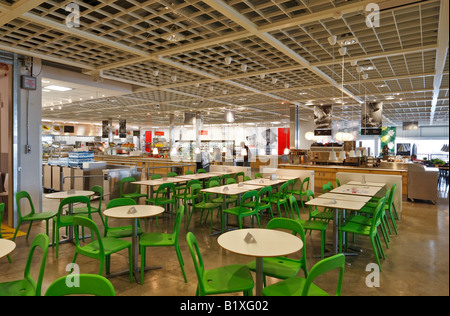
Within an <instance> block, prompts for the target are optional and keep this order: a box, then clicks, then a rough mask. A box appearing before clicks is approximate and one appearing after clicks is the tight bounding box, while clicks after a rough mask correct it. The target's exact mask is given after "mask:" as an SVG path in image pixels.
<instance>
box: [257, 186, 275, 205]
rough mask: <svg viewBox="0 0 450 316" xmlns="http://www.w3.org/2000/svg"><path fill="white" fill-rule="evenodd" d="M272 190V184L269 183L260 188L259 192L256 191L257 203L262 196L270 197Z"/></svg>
mask: <svg viewBox="0 0 450 316" xmlns="http://www.w3.org/2000/svg"><path fill="white" fill-rule="evenodd" d="M272 190H273V189H272V186H270V185H268V186H265V187H263V188H261V189H260V190H259V192H258V200H259V203H261V199H263V198H266V197H267V198H270V197H272Z"/></svg>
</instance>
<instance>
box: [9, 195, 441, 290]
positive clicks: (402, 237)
mask: <svg viewBox="0 0 450 316" xmlns="http://www.w3.org/2000/svg"><path fill="white" fill-rule="evenodd" d="M44 200H45V201H44V208H45V209H57V204H55V201H51V200H47V199H44ZM448 202H449V201H448V191H447V192H440V198H439V200H438V202H437V204H436V205H433V204H431V203H429V202H424V201H422V202H420V201H416V202H415V203H412V202H409V201H406V200H405V199H404V201H403V217H402V219H401V221H399V222H398V229H399V235H391V242H390V244H389V246H390V249H386V247H385V244H384V241H383V240H382V242H383V247H384V249H385V251H386V255H387V258H386V260H382V267H383V271H382V272H381V273H380V279H379V281H380V284H379V287H368V286H367V285H366V279H371V278H370V276H369V274H370V273H371V272H372V271H368V272H367V271H366V266H367V264H369V263H374V262H375V257H374V255H373V251H372V248H371V246H370V242H369V241H368V239H367V238H363V237H359V238H357V239H356V245H355V246H356V247H358V248H361V249H362V250H363V252H361V253H360V254H359V255H358V256H349V257H347V259H346V263H347V264H346V270H345V275H344V281H343V287H342V295H344V296H362V295H365V296H366V295H367V296H368V295H377V296H401V295H405V296H441V295H445V296H448V295H449V204H448ZM197 215H198V214H197ZM305 218H306V217H305ZM94 219H95V221H96V222H97V223H99V225H100V226H101V223H100V221H99V217H98V215H94ZM267 221H268V218H266V217H264V218H263V219H262V225H263V226H265V224H266V223H267ZM234 222H235V220H234V219H231V217H230V223H231V224H233V223H234ZM113 223H114V222H112V224H113ZM184 223H186V221H184ZM255 223H256V221H255ZM245 224H246V225H251V221H250V219H247V220H246V222H245ZM172 225H173V219H171V218H169V217H164V218H160V220H159V227H156V226H155V223H154V222H153V221H149V222H148V223H147V224H146V225H145V229H146V230H150V231H170V230H171V229H172ZM216 225H219V221H218V220H216ZM27 228H28V224H24V225H23V226H22V227H21V230H22V231H25V232H26V230H27ZM100 230H101V231H102V230H103V227H102V226H101V227H100ZM329 230H330V231H329V234H328V237H327V238H328V241H331V226H330V229H329ZM190 231H192V232H193V233H194V234H195V235H196V237H197V240H198V243H199V245H200V249H201V253H202V256H203V260H204V262H205V268H206V269H211V268H215V267H219V266H224V265H228V264H234V263H247V262H249V261H251V260H252V258H249V257H245V256H241V255H237V254H233V253H230V252H228V251H226V250H223V249H221V248H220V247H219V245H218V244H217V237H211V236H210V235H209V223H207V224H205V223H201V224H200V223H199V217H196V216H194V218H193V220H192V223H191V227H190ZM39 232H45V224H44V222H43V223H41V224H34V225H33V228H32V231H31V236H30V238H29V240H28V241H27V240H26V239H25V236H22V237H18V238H17V239H16V242H17V248H16V249H15V251H14V252H13V253H12V254H11V257H12V260H13V262H12V263H11V264H10V263H8V261H7V259H6V258H2V259H0V282H5V281H9V280H14V279H19V278H22V277H23V269H24V267H25V263H26V259H27V256H28V251H29V246H30V245H31V241H32V239H33V237H34V236H35V235H36V234H38V233H39ZM186 233H187V231H186V229H185V225H183V227H182V230H181V233H180V245H181V251H182V255H183V258H184V262H185V270H186V275H187V278H188V283H185V282H184V280H183V276H182V274H181V270H180V267H179V265H178V260H177V257H176V253H175V251H174V249H173V248H152V249H148V250H147V264H148V265H162V269H158V270H151V271H147V272H146V274H145V283H144V285H140V284H137V283H130V282H129V279H128V277H127V275H124V276H117V277H112V278H110V280H111V282H112V284H113V285H114V287H115V290H116V294H117V295H122V296H144V295H145V296H190V295H195V290H196V285H197V279H196V274H195V270H194V266H193V262H192V258H191V256H190V253H189V249H188V247H187V242H186V239H185V236H186ZM306 247H307V262H308V269H311V267H312V266H313V265H314V264H315V263H316V262H318V261H319V260H320V258H317V256H318V255H320V236H319V235H318V234H316V233H314V232H313V233H312V234H311V235H307V241H306ZM73 251H74V246H73V245H72V244H63V245H61V246H60V254H59V258H56V257H55V249H54V248H50V251H49V255H48V259H47V266H46V271H45V275H44V282H43V288H42V292H43V293H44V292H45V290H46V289H47V288H48V286H49V284H50V283H51V282H52V281H54V280H55V279H57V278H58V277H61V276H64V275H67V272H66V271H65V268H66V265H67V264H69V263H70V262H71V260H72V256H73ZM292 257H299V256H296V255H293V256H292ZM37 262H38V261H37V260H36V261H34V264H33V269H32V273H33V274H32V275H36V273H37V272H36V271H37V268H36V266H37V265H38V263H37ZM127 262H128V256H127V252H126V250H125V251H122V252H120V253H118V254H115V255H113V256H112V259H111V267H112V268H111V272H112V273H114V272H117V271H121V270H124V269H126V268H127V264H128V263H127ZM77 263H78V264H79V266H80V269H81V271H80V272H81V273H97V272H98V267H99V266H98V262H97V261H96V260H92V259H89V258H86V257H83V256H79V257H78V260H77ZM139 264H140V263H139ZM300 275H301V276H302V272H300ZM336 276H337V274H333V273H331V274H329V275H326V276H324V277H320V278H319V279H318V280H317V282H316V284H318V285H319V286H321V287H322V288H323V289H325V290H327V291H328V292H329V293H334V290H335V282H336V279H337V278H336ZM372 280H373V279H372ZM277 281H278V280H276V279H273V278H268V280H267V283H268V284H272V283H274V282H277ZM237 295H241V293H239V294H237Z"/></svg>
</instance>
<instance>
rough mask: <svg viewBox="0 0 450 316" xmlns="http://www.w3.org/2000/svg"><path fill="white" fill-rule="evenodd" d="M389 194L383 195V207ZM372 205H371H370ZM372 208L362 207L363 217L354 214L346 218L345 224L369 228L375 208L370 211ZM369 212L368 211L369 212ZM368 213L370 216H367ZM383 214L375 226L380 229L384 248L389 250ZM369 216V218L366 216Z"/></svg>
mask: <svg viewBox="0 0 450 316" xmlns="http://www.w3.org/2000/svg"><path fill="white" fill-rule="evenodd" d="M389 193H390V191H388V192H386V195H385V206H386V205H387V202H388V198H389ZM371 204H372V203H371ZM371 207H372V206H367V204H366V205H365V206H364V207H363V210H364V212H366V213H362V214H365V215H358V214H354V215H352V216H350V217H348V218H347V222H353V223H357V224H361V225H366V226H371V225H372V224H373V223H372V222H373V221H372V217H371V216H373V214H374V212H375V209H376V205H375V207H374V208H373V209H372V208H371ZM369 210H370V211H369ZM369 213H370V214H369ZM385 214H386V213H385V212H384V213H383V212H382V214H381V216H380V219H379V222H380V223H378V222H377V225H380V227H381V233H382V234H383V238H384V242H385V244H386V247H387V248H388V249H389V242H390V240H391V239H390V237H389V234H388V233H387V228H386V219H385V218H386V216H385ZM368 215H370V216H368Z"/></svg>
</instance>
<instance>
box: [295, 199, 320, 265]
mask: <svg viewBox="0 0 450 316" xmlns="http://www.w3.org/2000/svg"><path fill="white" fill-rule="evenodd" d="M289 204H290V206H291V210H292V212H293V213H294V214H297V219H296V220H297V221H298V222H299V223H300V224H301V225H302V227H303V229H304V230H305V233H306V232H307V231H308V230H310V231H314V230H316V231H319V232H320V255H321V257H322V259H323V258H324V257H325V245H326V237H327V227H328V223H327V222H324V221H314V220H302V219H301V216H300V210H299V208H298V203H297V199H296V198H295V196H294V195H290V196H289Z"/></svg>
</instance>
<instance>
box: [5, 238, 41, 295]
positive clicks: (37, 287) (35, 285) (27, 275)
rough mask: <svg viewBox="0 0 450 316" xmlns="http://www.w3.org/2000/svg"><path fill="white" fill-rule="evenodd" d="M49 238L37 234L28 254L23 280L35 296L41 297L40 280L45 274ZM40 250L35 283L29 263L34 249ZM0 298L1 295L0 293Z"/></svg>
mask: <svg viewBox="0 0 450 316" xmlns="http://www.w3.org/2000/svg"><path fill="white" fill-rule="evenodd" d="M49 242H50V240H49V238H48V236H47V235H46V234H38V235H37V236H36V237H35V238H34V240H33V243H32V244H31V248H30V252H29V253H28V259H27V263H26V265H25V271H24V279H25V280H26V281H27V282H28V283H29V284H30V285H32V287H33V289H34V292H35V293H36V296H41V289H42V280H43V279H44V272H45V264H46V262H47V253H48V245H49ZM38 247H39V248H41V250H42V259H41V266H40V268H39V275H38V279H37V282H36V281H34V280H33V278H32V277H31V274H30V269H31V263H32V261H33V256H34V252H35V250H36V248H38ZM0 296H1V293H0Z"/></svg>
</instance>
